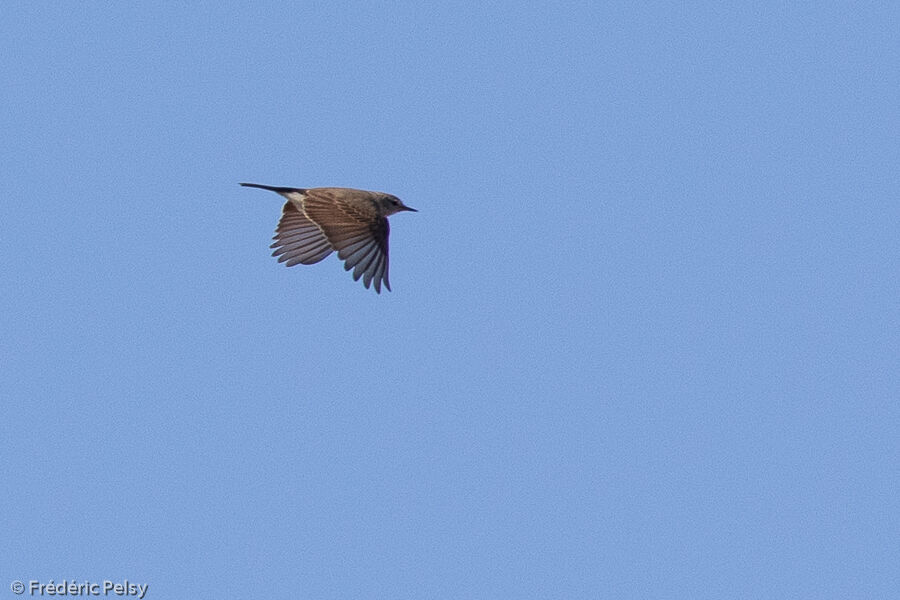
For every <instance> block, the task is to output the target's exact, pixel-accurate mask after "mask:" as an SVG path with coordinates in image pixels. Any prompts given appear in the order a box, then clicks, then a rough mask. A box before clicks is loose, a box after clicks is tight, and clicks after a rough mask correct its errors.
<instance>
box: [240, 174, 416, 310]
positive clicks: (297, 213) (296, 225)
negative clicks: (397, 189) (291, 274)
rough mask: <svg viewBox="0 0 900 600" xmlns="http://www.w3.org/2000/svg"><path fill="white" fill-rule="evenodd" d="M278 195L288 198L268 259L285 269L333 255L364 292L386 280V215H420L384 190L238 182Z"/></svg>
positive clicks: (388, 287)
mask: <svg viewBox="0 0 900 600" xmlns="http://www.w3.org/2000/svg"><path fill="white" fill-rule="evenodd" d="M241 185H242V186H244V187H251V188H259V189H261V190H269V191H271V192H275V193H276V194H280V195H281V196H283V197H284V198H286V199H287V202H286V203H285V204H284V208H283V209H282V212H281V219H280V220H279V221H278V227H277V228H276V229H275V236H274V237H273V238H272V239H274V240H275V242H274V243H273V244H272V245H271V246H270V248H274V249H275V250H274V252H272V256H277V257H278V262H280V263H285V266H288V267H293V266H294V265H300V264H302V265H312V264H315V263H317V262H319V261H321V260H323V259H324V258H325V257H326V256H328V255H329V254H331V253H332V252H337V253H338V258H340V259H341V260H343V261H344V270H346V271H349V270H350V269H353V280H354V281H358V280H359V278H360V277H362V278H363V285H365V286H366V289H368V288H369V285H370V284H373V283H374V285H375V292H376V293H378V294H380V293H381V285H382V283H383V284H384V287H385V288H386V289H387V290H388V291H390V290H391V284H390V281H389V280H388V235H389V233H390V226H389V225H388V220H387V218H388V216H390V215H393V214H395V213H398V212H402V211H410V212H419V211H417V210H416V209H414V208H410V207H409V206H406V205H405V204H403V202H402V201H401V200H400V198H398V197H396V196H393V195H391V194H385V193H384V192H369V191H366V190H355V189H352V188H339V187H322V188H308V189H304V188H292V187H276V186H271V185H262V184H259V183H241Z"/></svg>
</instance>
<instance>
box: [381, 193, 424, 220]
mask: <svg viewBox="0 0 900 600" xmlns="http://www.w3.org/2000/svg"><path fill="white" fill-rule="evenodd" d="M378 202H379V204H381V210H382V211H383V213H384V216H385V217H386V216H388V215H392V214H394V213H398V212H401V211H404V210H409V211H412V212H419V211H417V210H416V209H414V208H410V207H408V206H406V205H405V204H403V201H401V200H400V198H398V197H397V196H392V195H390V194H384V195H382V196H381V197H380V198H379V199H378Z"/></svg>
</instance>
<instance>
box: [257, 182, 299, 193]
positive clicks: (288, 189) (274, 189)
mask: <svg viewBox="0 0 900 600" xmlns="http://www.w3.org/2000/svg"><path fill="white" fill-rule="evenodd" d="M241 185H242V186H244V187H252V188H259V189H261V190H269V191H270V192H275V193H276V194H286V193H289V192H300V193H301V194H305V193H306V190H302V189H300V188H291V187H276V186H274V185H263V184H261V183H242V184H241Z"/></svg>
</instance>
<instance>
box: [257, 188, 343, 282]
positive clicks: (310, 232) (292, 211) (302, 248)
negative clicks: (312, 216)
mask: <svg viewBox="0 0 900 600" xmlns="http://www.w3.org/2000/svg"><path fill="white" fill-rule="evenodd" d="M273 239H274V240H275V243H274V244H272V245H271V246H270V248H275V251H274V252H273V253H272V256H277V257H278V262H283V263H285V266H288V267H293V266H294V265H299V264H303V265H311V264H315V263H317V262H319V261H320V260H322V259H323V258H325V257H326V256H328V255H329V254H331V252H332V250H333V249H332V247H331V244H330V243H328V238H326V237H325V234H324V233H323V232H322V230H321V229H319V226H318V225H316V224H315V223H313V222H312V221H310V220H309V219H308V218H307V217H306V215H304V214H303V213H302V212H300V210H299V209H297V207H296V206H295V205H294V203H293V202H291V201H290V200H289V201H288V202H286V203H285V205H284V209H283V210H282V213H281V220H280V221H278V227H277V228H276V229H275V237H274V238H273Z"/></svg>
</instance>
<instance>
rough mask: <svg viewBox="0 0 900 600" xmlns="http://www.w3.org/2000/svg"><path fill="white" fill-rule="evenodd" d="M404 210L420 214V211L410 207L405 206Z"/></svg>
mask: <svg viewBox="0 0 900 600" xmlns="http://www.w3.org/2000/svg"><path fill="white" fill-rule="evenodd" d="M403 210H408V211H410V212H419V211H417V210H416V209H414V208H410V207H408V206H404V207H403Z"/></svg>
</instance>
